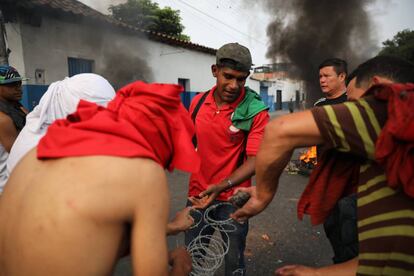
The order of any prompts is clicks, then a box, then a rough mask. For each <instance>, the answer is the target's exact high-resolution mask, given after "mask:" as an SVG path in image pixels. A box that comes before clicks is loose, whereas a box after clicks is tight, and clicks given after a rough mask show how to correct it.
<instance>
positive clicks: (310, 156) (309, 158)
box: [299, 146, 317, 165]
mask: <svg viewBox="0 0 414 276" xmlns="http://www.w3.org/2000/svg"><path fill="white" fill-rule="evenodd" d="M299 160H300V161H301V162H304V163H306V164H308V163H311V164H313V165H316V163H317V162H316V146H313V147H311V148H309V149H308V150H307V151H306V152H304V153H303V154H302V155H301V156H300V157H299Z"/></svg>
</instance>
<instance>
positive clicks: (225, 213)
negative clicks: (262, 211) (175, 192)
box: [185, 200, 249, 276]
mask: <svg viewBox="0 0 414 276" xmlns="http://www.w3.org/2000/svg"><path fill="white" fill-rule="evenodd" d="M218 203H223V201H219V200H214V201H213V203H212V204H211V205H214V204H218ZM191 205H192V204H191V202H189V201H187V206H191ZM235 210H236V208H235V207H233V206H230V205H224V206H221V207H219V208H217V209H216V211H215V212H212V213H210V214H211V216H212V218H213V219H215V220H226V219H228V218H229V216H230V214H231V213H233V212H234V211H235ZM199 211H201V213H202V215H203V216H204V211H205V210H199ZM205 225H206V223H205V222H204V220H202V221H201V222H200V224H199V225H198V226H197V227H196V228H193V229H190V230H187V231H186V232H185V245H186V246H188V244H190V242H191V241H192V240H193V239H195V238H196V237H197V236H198V235H199V234H200V231H201V229H202V228H203V227H204V226H205ZM234 225H235V226H236V231H234V232H229V233H228V236H229V242H230V244H229V251H228V253H227V254H226V256H225V257H224V264H225V275H226V276H233V275H245V272H246V266H245V263H244V249H245V248H246V237H247V232H248V231H249V224H248V222H245V223H243V224H239V223H237V222H234ZM213 233H214V229H213V228H212V227H208V229H206V230H204V231H203V234H208V235H212V234H213ZM221 236H222V238H223V240H224V241H226V239H227V237H226V235H224V234H222V235H221ZM236 270H239V271H243V273H242V274H241V273H237V274H233V272H234V271H236Z"/></svg>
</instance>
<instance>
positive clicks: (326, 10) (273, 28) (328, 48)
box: [259, 0, 376, 106]
mask: <svg viewBox="0 0 414 276" xmlns="http://www.w3.org/2000/svg"><path fill="white" fill-rule="evenodd" d="M372 2H373V1H368V0H346V1H343V0H289V1H284V0H265V3H266V8H267V10H268V11H269V12H271V13H272V16H274V20H273V21H272V23H270V24H269V25H268V27H267V35H268V37H269V40H270V47H269V48H268V52H267V55H266V56H267V57H268V58H270V59H272V60H273V61H274V62H277V61H279V62H281V61H287V62H291V63H292V64H293V66H294V68H295V69H294V72H293V76H294V77H296V78H298V79H300V80H303V81H304V82H305V89H306V91H305V92H306V95H307V106H310V105H312V103H313V102H314V101H315V100H316V99H318V98H320V97H321V96H322V92H321V91H320V88H319V82H318V72H319V71H318V65H319V64H320V63H321V62H322V61H323V60H324V59H326V58H331V57H337V58H342V59H344V60H346V61H347V62H348V68H349V69H352V68H354V67H355V66H356V65H358V64H359V63H361V62H362V61H364V60H366V59H367V58H369V57H371V56H372V55H373V53H375V50H376V46H375V45H376V40H375V39H374V35H373V33H372V30H371V24H370V18H369V15H368V13H367V11H366V8H367V6H368V5H369V4H371V3H372ZM259 3H260V2H259ZM262 3H263V2H262Z"/></svg>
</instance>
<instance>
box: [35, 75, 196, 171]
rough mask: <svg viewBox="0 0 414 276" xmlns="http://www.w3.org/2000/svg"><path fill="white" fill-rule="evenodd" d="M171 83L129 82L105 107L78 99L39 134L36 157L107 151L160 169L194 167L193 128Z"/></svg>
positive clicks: (176, 88) (82, 154) (177, 92)
mask: <svg viewBox="0 0 414 276" xmlns="http://www.w3.org/2000/svg"><path fill="white" fill-rule="evenodd" d="M181 92H182V88H181V87H180V86H178V85H172V84H146V83H143V82H138V81H137V82H134V83H131V84H129V85H127V86H125V87H123V88H122V89H120V90H119V91H118V92H117V95H116V97H115V98H114V99H113V100H112V101H111V102H110V103H109V105H108V107H107V108H103V107H98V106H97V105H96V104H93V103H89V102H86V101H81V102H80V103H79V105H78V109H77V111H76V112H75V113H73V114H71V115H69V116H68V117H67V118H66V119H62V120H57V121H55V122H54V123H53V124H52V125H51V126H50V127H49V129H48V132H47V134H46V135H45V136H44V137H43V138H42V139H41V141H40V142H39V145H38V149H37V156H38V158H41V159H44V158H59V157H68V156H89V155H110V156H119V157H143V158H150V159H153V160H154V161H156V162H157V163H159V164H160V165H162V166H163V167H164V168H168V169H169V170H173V168H174V167H175V168H177V169H181V170H184V171H188V172H197V171H198V170H199V166H200V160H199V157H198V155H197V153H196V151H195V150H194V147H193V145H192V143H191V137H192V136H193V133H194V127H193V124H192V121H191V119H190V116H189V114H188V112H187V111H186V109H185V108H184V106H183V105H182V103H181V101H180V93H181Z"/></svg>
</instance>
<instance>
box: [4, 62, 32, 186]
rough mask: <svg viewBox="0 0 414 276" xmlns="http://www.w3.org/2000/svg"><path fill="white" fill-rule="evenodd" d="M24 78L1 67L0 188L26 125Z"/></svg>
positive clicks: (6, 66)
mask: <svg viewBox="0 0 414 276" xmlns="http://www.w3.org/2000/svg"><path fill="white" fill-rule="evenodd" d="M22 80H23V79H22V77H21V76H20V74H19V72H17V70H16V69H15V68H13V67H11V66H9V65H2V66H0V186H2V185H4V183H3V182H5V181H6V179H7V178H6V162H7V158H8V155H9V152H10V149H11V147H12V145H13V143H14V140H16V137H17V135H18V134H19V132H20V130H21V129H22V128H23V127H24V125H25V123H26V114H27V111H26V110H25V109H24V108H23V106H22V105H21V104H20V102H19V101H20V100H21V98H22Z"/></svg>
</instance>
